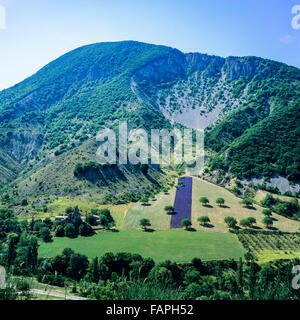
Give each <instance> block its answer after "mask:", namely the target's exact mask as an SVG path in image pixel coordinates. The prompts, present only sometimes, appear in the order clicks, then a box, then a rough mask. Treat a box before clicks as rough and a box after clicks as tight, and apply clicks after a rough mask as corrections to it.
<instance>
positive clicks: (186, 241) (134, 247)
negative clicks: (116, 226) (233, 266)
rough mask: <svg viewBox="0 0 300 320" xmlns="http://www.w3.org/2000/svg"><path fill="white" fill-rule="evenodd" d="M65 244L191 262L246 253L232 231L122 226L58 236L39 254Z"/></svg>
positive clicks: (90, 252)
mask: <svg viewBox="0 0 300 320" xmlns="http://www.w3.org/2000/svg"><path fill="white" fill-rule="evenodd" d="M64 248H72V249H73V250H75V251H77V252H80V253H82V254H85V255H86V256H88V257H89V258H93V257H96V256H98V257H100V256H101V255H103V254H105V253H106V252H113V253H117V252H131V253H139V254H141V255H142V256H143V257H152V258H153V259H154V260H155V261H156V262H160V261H165V260H167V259H169V260H171V261H176V262H190V261H191V260H192V259H193V258H195V257H198V258H201V259H203V260H213V259H227V258H228V259H229V258H233V259H238V258H239V257H241V256H243V255H244V253H245V250H244V249H243V247H242V245H241V244H240V243H239V241H238V240H237V239H236V237H235V236H234V235H232V234H229V233H216V232H189V231H183V230H169V231H155V232H143V231H141V230H120V232H100V233H98V234H97V235H95V236H93V237H88V238H83V237H79V238H76V239H68V238H56V239H55V240H54V242H52V243H42V244H41V246H40V248H39V256H40V257H51V256H55V255H57V254H59V253H61V252H62V250H63V249H64Z"/></svg>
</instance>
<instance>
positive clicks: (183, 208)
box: [171, 177, 193, 228]
mask: <svg viewBox="0 0 300 320" xmlns="http://www.w3.org/2000/svg"><path fill="white" fill-rule="evenodd" d="M180 182H182V183H183V186H182V187H178V189H177V190H176V196H175V202H174V211H175V214H174V215H173V216H172V218H171V228H182V225H181V222H182V220H183V219H189V220H191V214H192V187H193V178H191V177H183V178H179V179H178V184H179V183H180Z"/></svg>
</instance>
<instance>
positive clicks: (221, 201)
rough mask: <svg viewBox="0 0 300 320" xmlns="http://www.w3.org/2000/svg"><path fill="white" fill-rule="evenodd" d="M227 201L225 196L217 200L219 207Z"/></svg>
mask: <svg viewBox="0 0 300 320" xmlns="http://www.w3.org/2000/svg"><path fill="white" fill-rule="evenodd" d="M224 203H225V199H224V198H218V199H217V200H216V204H217V205H218V206H219V207H222V206H223V205H224Z"/></svg>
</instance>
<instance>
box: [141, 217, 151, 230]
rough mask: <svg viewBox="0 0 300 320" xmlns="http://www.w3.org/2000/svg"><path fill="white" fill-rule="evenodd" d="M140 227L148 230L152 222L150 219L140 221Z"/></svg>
mask: <svg viewBox="0 0 300 320" xmlns="http://www.w3.org/2000/svg"><path fill="white" fill-rule="evenodd" d="M140 226H141V227H142V228H143V229H144V230H147V227H150V226H151V223H150V220H149V219H141V220H140Z"/></svg>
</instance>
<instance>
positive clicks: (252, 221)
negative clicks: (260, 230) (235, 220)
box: [247, 217, 256, 227]
mask: <svg viewBox="0 0 300 320" xmlns="http://www.w3.org/2000/svg"><path fill="white" fill-rule="evenodd" d="M247 220H248V222H249V224H250V227H252V226H253V225H254V224H255V223H256V219H255V218H253V217H249V218H248V219H247Z"/></svg>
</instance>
